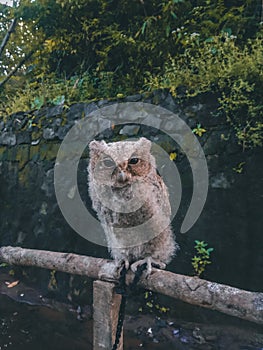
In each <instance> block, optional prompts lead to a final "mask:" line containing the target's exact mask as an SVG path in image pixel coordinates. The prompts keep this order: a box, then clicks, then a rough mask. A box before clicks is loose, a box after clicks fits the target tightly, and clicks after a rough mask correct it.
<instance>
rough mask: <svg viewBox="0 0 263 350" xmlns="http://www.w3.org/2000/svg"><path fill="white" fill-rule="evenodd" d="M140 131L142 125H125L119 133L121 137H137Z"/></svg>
mask: <svg viewBox="0 0 263 350" xmlns="http://www.w3.org/2000/svg"><path fill="white" fill-rule="evenodd" d="M139 130H140V125H125V126H124V127H123V128H122V129H121V130H120V132H119V134H120V135H126V136H136V135H138V132H139Z"/></svg>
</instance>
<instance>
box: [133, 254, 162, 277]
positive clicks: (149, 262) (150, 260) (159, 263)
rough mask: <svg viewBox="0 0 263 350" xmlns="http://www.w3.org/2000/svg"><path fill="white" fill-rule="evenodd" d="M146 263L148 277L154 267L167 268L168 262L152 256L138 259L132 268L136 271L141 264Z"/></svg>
mask: <svg viewBox="0 0 263 350" xmlns="http://www.w3.org/2000/svg"><path fill="white" fill-rule="evenodd" d="M143 264H146V277H147V276H149V275H150V274H151V273H152V267H153V266H154V267H158V268H159V269H165V267H166V264H165V263H163V262H162V261H160V260H158V259H153V258H152V257H151V256H148V257H147V258H144V259H142V260H138V261H136V262H134V263H133V264H132V265H131V270H132V271H133V272H134V273H135V272H136V271H137V269H138V267H139V266H141V265H143Z"/></svg>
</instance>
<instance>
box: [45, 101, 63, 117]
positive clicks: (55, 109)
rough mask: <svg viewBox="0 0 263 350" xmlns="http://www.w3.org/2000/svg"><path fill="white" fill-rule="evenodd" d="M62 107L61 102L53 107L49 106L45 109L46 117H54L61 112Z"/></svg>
mask: <svg viewBox="0 0 263 350" xmlns="http://www.w3.org/2000/svg"><path fill="white" fill-rule="evenodd" d="M63 108H64V106H63V104H61V105H57V106H54V107H49V108H48V109H47V111H46V117H47V118H52V117H56V116H57V115H60V114H62V112H63Z"/></svg>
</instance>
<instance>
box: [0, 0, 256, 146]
mask: <svg viewBox="0 0 263 350" xmlns="http://www.w3.org/2000/svg"><path fill="white" fill-rule="evenodd" d="M260 5H261V2H260V0H257V1H254V0H246V1H243V2H240V1H239V0H231V1H230V2H226V1H223V0H220V1H216V0H198V1H195V2H193V1H190V0H162V1H159V0H153V1H132V2H131V1H130V0H120V1H117V0H112V1H108V0H86V1H84V0H74V1H73V0H63V1H62V0H55V1H54V0H35V1H31V0H21V1H20V2H19V5H18V6H17V7H15V8H11V7H8V6H5V5H0V42H1V40H2V39H3V38H4V36H5V34H6V32H7V30H8V27H9V24H10V21H11V20H12V19H13V18H17V19H18V21H17V26H16V28H15V32H14V33H12V34H11V39H10V40H9V41H8V44H7V46H6V50H5V52H4V53H3V54H2V56H1V58H0V59H1V61H0V84H1V80H2V79H4V77H5V76H6V74H7V73H9V72H10V71H11V70H12V69H13V68H14V67H16V66H17V65H19V63H20V62H21V60H23V58H24V57H25V56H27V55H29V53H33V54H32V55H31V56H30V58H28V60H27V61H26V62H24V64H23V65H22V67H21V69H19V71H18V72H17V74H16V75H15V76H14V77H12V78H11V80H9V81H8V83H6V84H5V85H4V86H3V87H2V88H1V87H0V115H1V114H2V115H7V114H10V113H13V112H16V111H19V110H27V109H31V108H33V109H35V108H36V109H37V108H41V107H42V106H43V105H47V104H50V105H52V104H62V103H64V104H65V105H69V104H71V103H74V102H78V101H87V100H92V99H99V98H110V97H120V96H121V97H124V96H125V95H128V94H132V93H135V92H137V91H142V90H145V89H148V90H153V89H156V88H168V89H170V91H171V92H172V93H173V94H174V95H176V91H177V88H178V87H179V86H181V85H184V86H186V87H187V91H188V95H196V94H198V93H200V92H204V91H210V90H213V91H217V92H219V96H220V104H221V107H222V110H223V111H224V112H225V114H226V117H227V119H228V121H229V122H230V123H231V125H232V126H233V128H234V129H235V130H236V135H237V137H238V140H239V142H240V144H242V146H243V147H244V148H247V147H255V146H258V145H261V144H262V122H261V120H260V118H261V117H262V99H261V94H260V89H261V86H262V69H261V67H262V38H261V36H260V8H261V7H260ZM1 111H2V113H1Z"/></svg>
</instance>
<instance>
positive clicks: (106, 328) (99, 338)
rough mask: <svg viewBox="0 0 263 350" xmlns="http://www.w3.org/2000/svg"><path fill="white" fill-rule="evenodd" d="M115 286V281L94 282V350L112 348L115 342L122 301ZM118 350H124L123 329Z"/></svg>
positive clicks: (108, 349)
mask: <svg viewBox="0 0 263 350" xmlns="http://www.w3.org/2000/svg"><path fill="white" fill-rule="evenodd" d="M114 288H115V284H114V283H109V282H103V281H94V282H93V350H110V349H112V346H113V344H114V341H115V334H116V328H117V322H118V315H119V308H120V303H121V295H119V294H116V293H115V290H114ZM118 350H123V331H122V335H121V338H120V342H119V345H118Z"/></svg>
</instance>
